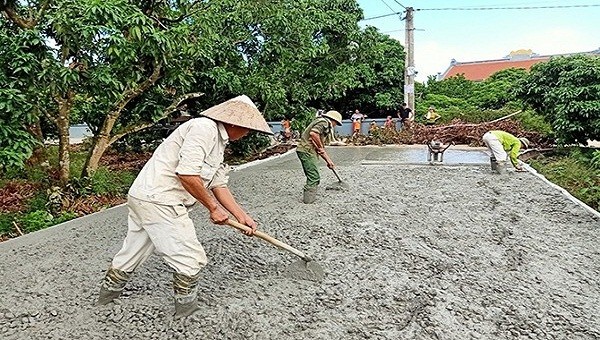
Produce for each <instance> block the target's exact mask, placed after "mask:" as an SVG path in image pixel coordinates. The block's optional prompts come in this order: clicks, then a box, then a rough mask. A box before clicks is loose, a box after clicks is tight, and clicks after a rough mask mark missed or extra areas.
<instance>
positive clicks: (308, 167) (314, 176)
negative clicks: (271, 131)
mask: <svg viewBox="0 0 600 340" xmlns="http://www.w3.org/2000/svg"><path fill="white" fill-rule="evenodd" d="M296 155H298V158H299V159H300V163H302V169H303V170H304V175H306V184H305V185H304V189H311V188H315V187H317V186H318V185H319V183H320V182H321V175H319V167H318V165H317V164H318V162H319V159H318V158H317V156H315V155H313V154H311V153H308V152H303V151H296Z"/></svg>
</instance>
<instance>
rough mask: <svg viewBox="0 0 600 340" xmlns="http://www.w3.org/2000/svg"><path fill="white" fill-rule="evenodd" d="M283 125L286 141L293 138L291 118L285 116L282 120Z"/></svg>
mask: <svg viewBox="0 0 600 340" xmlns="http://www.w3.org/2000/svg"><path fill="white" fill-rule="evenodd" d="M281 127H282V128H283V138H284V140H285V141H289V140H290V139H291V138H292V123H291V122H290V120H289V119H287V118H284V119H283V120H282V121H281Z"/></svg>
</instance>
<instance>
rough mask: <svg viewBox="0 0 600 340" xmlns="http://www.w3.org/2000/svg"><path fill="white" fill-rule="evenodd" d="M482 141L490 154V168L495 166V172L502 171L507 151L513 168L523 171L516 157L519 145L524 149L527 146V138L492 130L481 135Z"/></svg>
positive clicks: (519, 148) (504, 167) (504, 166)
mask: <svg viewBox="0 0 600 340" xmlns="http://www.w3.org/2000/svg"><path fill="white" fill-rule="evenodd" d="M483 142H484V143H485V145H486V146H487V148H488V150H489V151H490V153H491V155H492V157H491V162H492V168H496V172H498V173H503V172H504V171H505V169H506V158H507V153H508V155H509V156H510V162H511V163H512V165H513V166H514V167H515V169H517V171H525V170H523V168H522V167H521V166H520V165H519V160H518V159H517V157H518V156H519V150H521V147H523V148H524V149H527V148H528V147H529V140H528V139H527V138H517V137H515V136H513V135H511V134H510V133H508V132H505V131H500V130H494V131H488V132H486V133H485V134H484V135H483ZM494 163H495V164H494Z"/></svg>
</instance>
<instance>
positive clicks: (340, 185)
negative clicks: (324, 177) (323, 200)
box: [325, 168, 350, 190]
mask: <svg viewBox="0 0 600 340" xmlns="http://www.w3.org/2000/svg"><path fill="white" fill-rule="evenodd" d="M331 171H333V174H334V175H335V177H337V179H338V181H337V182H335V183H332V184H330V185H329V186H327V187H326V188H325V190H346V189H348V188H350V186H349V185H348V183H346V182H344V181H342V179H341V178H340V175H338V173H337V171H335V169H334V168H332V169H331Z"/></svg>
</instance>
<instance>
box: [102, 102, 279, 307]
mask: <svg viewBox="0 0 600 340" xmlns="http://www.w3.org/2000/svg"><path fill="white" fill-rule="evenodd" d="M200 115H201V117H200V118H194V119H191V120H189V121H187V122H185V123H183V124H181V125H180V126H179V127H178V128H177V129H175V130H174V131H173V133H171V134H170V135H169V137H167V138H166V139H165V140H164V141H163V142H162V143H161V144H160V145H159V146H158V148H157V149H156V150H155V151H154V154H153V155H152V157H151V158H150V160H148V162H147V163H146V165H145V166H144V168H143V169H142V171H140V173H139V175H138V176H137V178H136V179H135V181H134V182H133V184H132V186H131V188H130V189H129V196H128V200H127V205H128V209H129V217H128V231H127V236H126V237H125V241H124V242H123V246H122V248H121V250H119V252H118V253H117V254H116V255H115V257H114V258H113V260H112V263H111V265H110V267H109V269H108V270H107V272H106V275H105V277H104V279H103V281H102V285H101V288H100V294H99V297H98V301H97V304H99V305H103V304H107V303H110V302H112V301H113V300H114V299H116V298H118V297H119V296H120V295H121V292H122V291H123V289H124V288H125V285H126V283H127V282H128V281H129V279H130V277H131V275H132V273H133V272H134V271H135V270H136V268H137V267H138V266H139V265H140V264H142V263H143V262H144V261H145V260H146V259H147V258H148V256H150V254H151V253H153V252H156V253H157V254H159V255H160V256H161V257H162V258H163V260H164V261H165V262H166V263H167V265H168V266H170V267H171V269H172V270H173V290H174V297H175V314H174V317H175V318H177V319H178V318H182V317H186V316H189V315H191V314H192V313H194V312H195V311H197V310H198V299H197V286H198V281H199V276H200V270H201V269H202V267H203V266H204V265H205V264H206V261H207V258H206V254H205V252H204V249H203V248H202V244H200V242H199V241H198V238H197V237H196V230H195V228H194V223H193V222H192V219H191V218H190V217H189V215H188V211H189V209H190V207H191V206H192V205H194V204H195V203H196V202H200V203H201V204H202V205H204V207H206V209H207V210H208V212H209V215H210V220H211V221H212V222H213V223H216V224H224V223H225V222H226V221H227V220H228V218H229V214H231V215H233V217H235V219H236V220H237V221H238V222H240V223H242V224H245V225H246V226H248V227H250V228H252V231H251V232H248V233H247V234H248V235H252V234H253V233H254V231H255V230H256V227H257V225H256V222H255V221H254V220H253V219H252V217H250V215H248V213H246V212H245V211H244V209H242V207H241V206H240V205H239V204H238V203H237V202H236V200H235V198H234V197H233V195H232V193H231V192H230V191H229V188H228V187H227V183H228V170H229V169H228V167H227V166H226V165H225V164H223V157H224V151H225V146H226V145H227V143H228V142H229V141H230V140H232V141H234V140H238V139H240V138H242V137H244V136H246V135H247V134H248V133H249V132H250V131H251V130H252V131H258V132H261V133H266V134H273V132H272V131H271V129H270V128H269V125H268V124H267V122H266V121H265V119H264V118H263V116H262V114H261V113H260V112H259V111H258V109H257V108H256V106H255V105H254V103H253V102H252V100H250V98H248V97H246V96H239V97H236V98H233V99H231V100H228V101H226V102H224V103H221V104H219V105H216V106H214V107H211V108H209V109H207V110H206V111H203V112H201V113H200ZM211 192H212V195H211Z"/></svg>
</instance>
